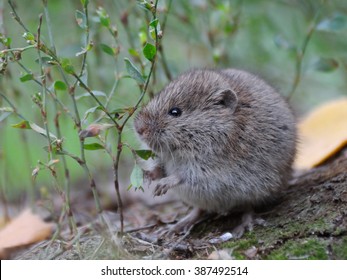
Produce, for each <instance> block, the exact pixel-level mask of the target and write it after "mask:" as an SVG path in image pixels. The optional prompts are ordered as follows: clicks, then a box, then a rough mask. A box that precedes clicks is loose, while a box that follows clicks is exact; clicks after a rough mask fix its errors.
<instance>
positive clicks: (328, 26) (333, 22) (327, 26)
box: [316, 13, 347, 32]
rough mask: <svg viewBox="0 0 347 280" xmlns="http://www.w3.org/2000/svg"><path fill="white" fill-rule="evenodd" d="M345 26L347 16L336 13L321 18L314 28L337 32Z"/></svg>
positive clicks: (346, 26)
mask: <svg viewBox="0 0 347 280" xmlns="http://www.w3.org/2000/svg"><path fill="white" fill-rule="evenodd" d="M346 28H347V16H346V15H343V14H340V13H336V14H335V15H334V16H333V17H331V18H327V19H324V20H322V21H321V22H320V23H318V25H317V27H316V30H319V31H329V32H338V31H341V30H343V29H346Z"/></svg>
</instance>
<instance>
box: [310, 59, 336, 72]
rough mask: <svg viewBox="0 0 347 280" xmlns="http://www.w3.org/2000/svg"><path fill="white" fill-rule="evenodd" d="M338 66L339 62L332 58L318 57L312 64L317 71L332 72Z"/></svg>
mask: <svg viewBox="0 0 347 280" xmlns="http://www.w3.org/2000/svg"><path fill="white" fill-rule="evenodd" d="M338 67H339V63H338V62H337V61H336V60H335V59H333V58H322V57H321V58H319V59H318V60H317V61H316V62H315V63H314V64H313V68H314V69H315V70H317V71H322V72H332V71H334V70H336V69H337V68H338Z"/></svg>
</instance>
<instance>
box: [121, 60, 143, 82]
mask: <svg viewBox="0 0 347 280" xmlns="http://www.w3.org/2000/svg"><path fill="white" fill-rule="evenodd" d="M124 61H125V66H126V69H127V72H128V74H129V75H130V77H131V78H133V79H134V80H136V81H137V82H138V83H139V84H144V83H145V79H144V78H143V77H142V75H141V73H140V71H139V70H138V69H137V68H136V66H135V65H134V64H133V63H132V62H131V61H130V60H129V58H124Z"/></svg>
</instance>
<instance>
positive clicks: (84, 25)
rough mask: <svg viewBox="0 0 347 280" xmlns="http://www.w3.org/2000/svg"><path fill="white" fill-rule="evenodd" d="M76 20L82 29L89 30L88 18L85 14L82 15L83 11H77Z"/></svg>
mask: <svg viewBox="0 0 347 280" xmlns="http://www.w3.org/2000/svg"><path fill="white" fill-rule="evenodd" d="M75 18H76V22H77V24H78V25H79V26H80V27H81V28H82V29H86V28H87V18H86V15H85V14H84V13H82V12H81V11H78V10H77V11H76V13H75Z"/></svg>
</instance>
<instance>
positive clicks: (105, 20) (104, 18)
mask: <svg viewBox="0 0 347 280" xmlns="http://www.w3.org/2000/svg"><path fill="white" fill-rule="evenodd" d="M96 13H97V15H98V16H99V20H100V23H101V25H103V26H105V27H110V25H111V20H110V16H109V15H108V14H107V13H106V11H105V9H104V8H103V7H99V8H98V9H97V10H96Z"/></svg>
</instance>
